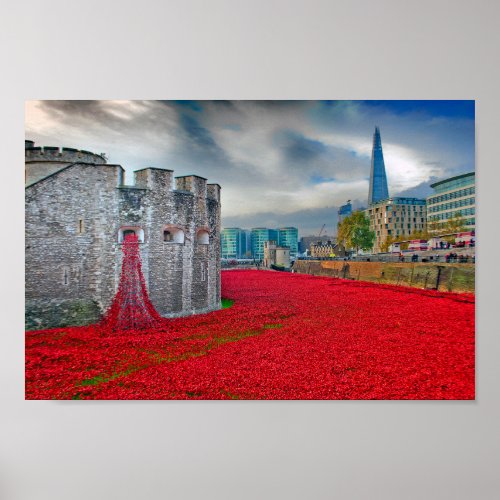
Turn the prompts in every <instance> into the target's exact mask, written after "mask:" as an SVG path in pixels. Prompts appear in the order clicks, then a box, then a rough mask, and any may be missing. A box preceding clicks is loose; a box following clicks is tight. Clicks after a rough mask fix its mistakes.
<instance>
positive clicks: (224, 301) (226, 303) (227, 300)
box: [220, 299, 234, 309]
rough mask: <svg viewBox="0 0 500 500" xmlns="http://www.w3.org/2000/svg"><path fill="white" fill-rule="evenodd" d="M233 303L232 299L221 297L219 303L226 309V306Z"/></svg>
mask: <svg viewBox="0 0 500 500" xmlns="http://www.w3.org/2000/svg"><path fill="white" fill-rule="evenodd" d="M233 304H234V300H231V299H221V301H220V305H221V307H222V309H227V308H228V307H231V306H232V305H233Z"/></svg>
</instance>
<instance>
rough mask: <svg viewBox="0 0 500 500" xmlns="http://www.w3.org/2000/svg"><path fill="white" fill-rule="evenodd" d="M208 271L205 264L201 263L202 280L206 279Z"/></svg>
mask: <svg viewBox="0 0 500 500" xmlns="http://www.w3.org/2000/svg"><path fill="white" fill-rule="evenodd" d="M206 279H207V277H206V272H205V265H204V264H203V263H202V264H201V281H206Z"/></svg>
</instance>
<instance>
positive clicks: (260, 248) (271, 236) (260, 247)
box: [251, 227, 279, 261]
mask: <svg viewBox="0 0 500 500" xmlns="http://www.w3.org/2000/svg"><path fill="white" fill-rule="evenodd" d="M251 234H252V236H251V237H252V257H253V258H254V259H255V260H259V261H260V260H263V259H264V242H266V241H279V240H278V231H277V230H276V229H268V228H267V227H254V228H252V230H251Z"/></svg>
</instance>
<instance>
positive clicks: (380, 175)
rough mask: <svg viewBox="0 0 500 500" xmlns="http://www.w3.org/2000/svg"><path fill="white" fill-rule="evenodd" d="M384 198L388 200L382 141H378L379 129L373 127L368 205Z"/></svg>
mask: <svg viewBox="0 0 500 500" xmlns="http://www.w3.org/2000/svg"><path fill="white" fill-rule="evenodd" d="M386 198H389V189H388V187H387V176H386V174H385V164H384V153H383V152H382V140H381V139H380V130H379V128H378V127H375V134H373V150H372V168H371V172H370V191H369V193H368V204H371V203H377V202H378V201H380V200H385V199H386Z"/></svg>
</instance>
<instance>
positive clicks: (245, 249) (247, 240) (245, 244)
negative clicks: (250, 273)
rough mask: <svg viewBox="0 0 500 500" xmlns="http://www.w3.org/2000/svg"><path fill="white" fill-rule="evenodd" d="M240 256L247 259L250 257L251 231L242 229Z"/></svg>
mask: <svg viewBox="0 0 500 500" xmlns="http://www.w3.org/2000/svg"><path fill="white" fill-rule="evenodd" d="M241 256H242V258H245V259H249V258H251V257H252V231H250V229H243V230H242V234H241Z"/></svg>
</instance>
